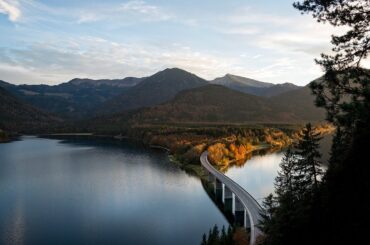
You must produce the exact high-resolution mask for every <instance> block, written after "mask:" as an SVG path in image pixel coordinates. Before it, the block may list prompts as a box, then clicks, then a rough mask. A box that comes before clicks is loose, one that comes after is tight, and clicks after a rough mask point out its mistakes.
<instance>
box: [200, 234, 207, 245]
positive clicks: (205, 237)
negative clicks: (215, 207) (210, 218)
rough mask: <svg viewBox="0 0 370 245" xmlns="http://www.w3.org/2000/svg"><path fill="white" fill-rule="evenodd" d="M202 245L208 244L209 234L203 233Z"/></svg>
mask: <svg viewBox="0 0 370 245" xmlns="http://www.w3.org/2000/svg"><path fill="white" fill-rule="evenodd" d="M201 245H207V235H206V233H203V238H202V243H201Z"/></svg>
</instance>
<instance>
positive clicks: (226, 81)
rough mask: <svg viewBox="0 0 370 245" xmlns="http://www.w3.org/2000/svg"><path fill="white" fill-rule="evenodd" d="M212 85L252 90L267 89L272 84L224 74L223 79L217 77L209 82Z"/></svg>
mask: <svg viewBox="0 0 370 245" xmlns="http://www.w3.org/2000/svg"><path fill="white" fill-rule="evenodd" d="M211 83H213V84H218V85H223V86H226V87H233V86H241V87H242V86H248V87H254V88H268V87H271V86H273V85H274V84H273V83H265V82H260V81H257V80H254V79H250V78H246V77H241V76H236V75H232V74H226V75H225V76H223V77H219V78H216V79H214V80H213V81H211Z"/></svg>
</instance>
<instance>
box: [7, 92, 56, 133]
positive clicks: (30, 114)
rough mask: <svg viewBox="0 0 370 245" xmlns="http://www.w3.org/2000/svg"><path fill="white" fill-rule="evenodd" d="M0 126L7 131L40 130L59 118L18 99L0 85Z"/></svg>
mask: <svg viewBox="0 0 370 245" xmlns="http://www.w3.org/2000/svg"><path fill="white" fill-rule="evenodd" d="M0 115H1V116H0V128H1V129H5V130H7V131H21V132H27V133H30V132H34V131H37V132H40V131H43V130H48V129H49V128H51V127H53V126H54V125H56V124H57V123H59V122H61V120H60V119H58V118H56V117H54V116H52V115H50V114H48V113H45V112H43V111H40V110H38V109H36V108H34V107H32V106H30V105H27V104H25V103H23V102H21V101H19V100H18V99H17V98H16V97H14V96H13V95H11V94H10V93H9V92H7V91H6V90H5V89H4V88H2V87H0Z"/></svg>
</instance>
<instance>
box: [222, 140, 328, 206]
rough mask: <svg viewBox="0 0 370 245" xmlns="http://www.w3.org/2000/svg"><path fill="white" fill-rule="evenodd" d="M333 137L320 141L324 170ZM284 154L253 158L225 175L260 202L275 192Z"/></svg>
mask: <svg viewBox="0 0 370 245" xmlns="http://www.w3.org/2000/svg"><path fill="white" fill-rule="evenodd" d="M332 138H333V137H332V135H326V136H324V137H323V139H322V140H321V141H320V148H319V151H320V152H321V154H322V157H321V162H322V163H323V170H325V169H326V167H327V161H328V160H329V152H330V147H331V141H332ZM283 157H284V152H275V153H271V154H267V155H263V156H260V155H257V156H253V157H252V158H251V159H250V160H248V161H246V163H245V164H244V165H243V166H241V167H238V166H233V167H231V168H229V169H228V170H227V172H226V173H225V174H226V175H227V176H229V177H230V178H232V179H233V180H234V181H236V182H237V183H238V184H239V185H240V186H242V187H243V188H244V189H245V190H247V191H248V192H249V193H250V194H251V195H252V196H253V197H254V198H255V199H256V200H257V201H258V202H260V203H262V201H263V198H265V197H266V196H268V195H269V194H270V193H273V191H274V180H275V177H276V175H277V172H278V170H279V164H280V162H281V160H282V159H283Z"/></svg>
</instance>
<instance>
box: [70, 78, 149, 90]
mask: <svg viewBox="0 0 370 245" xmlns="http://www.w3.org/2000/svg"><path fill="white" fill-rule="evenodd" d="M143 79H144V78H137V77H126V78H123V79H100V80H94V79H88V78H74V79H72V80H71V81H69V82H68V83H70V84H73V85H77V86H85V87H99V86H104V85H105V86H110V87H119V88H129V87H133V86H135V85H137V84H138V83H140V82H141V81H142V80H143Z"/></svg>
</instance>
